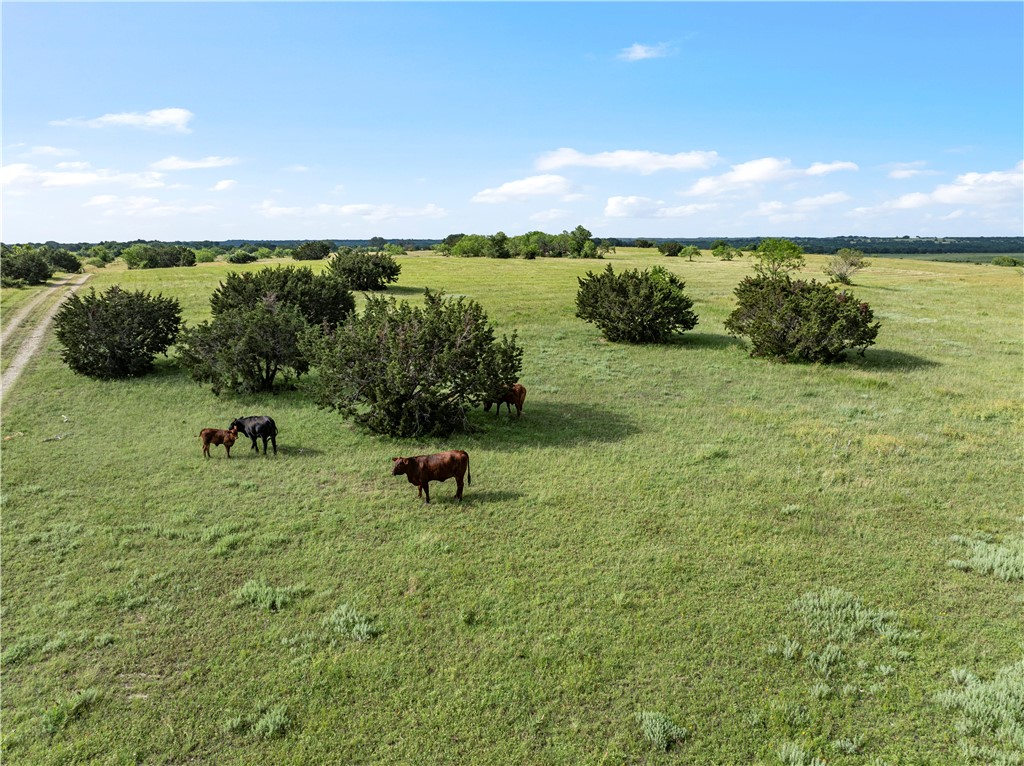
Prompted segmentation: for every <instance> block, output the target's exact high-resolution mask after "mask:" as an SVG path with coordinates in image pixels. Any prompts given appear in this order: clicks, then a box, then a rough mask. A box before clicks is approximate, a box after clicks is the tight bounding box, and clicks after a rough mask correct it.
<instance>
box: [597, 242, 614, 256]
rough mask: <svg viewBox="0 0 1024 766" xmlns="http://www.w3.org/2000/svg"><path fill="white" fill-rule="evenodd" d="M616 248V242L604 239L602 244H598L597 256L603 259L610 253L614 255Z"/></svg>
mask: <svg viewBox="0 0 1024 766" xmlns="http://www.w3.org/2000/svg"><path fill="white" fill-rule="evenodd" d="M615 247H616V245H615V240H611V239H602V240H601V241H600V242H598V243H597V255H598V257H601V258H603V257H604V256H606V255H608V254H609V253H614V252H615Z"/></svg>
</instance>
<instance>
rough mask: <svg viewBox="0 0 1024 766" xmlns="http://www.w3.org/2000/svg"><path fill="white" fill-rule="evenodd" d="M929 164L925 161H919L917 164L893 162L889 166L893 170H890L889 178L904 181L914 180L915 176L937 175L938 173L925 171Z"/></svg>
mask: <svg viewBox="0 0 1024 766" xmlns="http://www.w3.org/2000/svg"><path fill="white" fill-rule="evenodd" d="M927 164H928V163H927V162H924V161H923V160H917V161H915V162H893V163H891V164H890V165H888V167H889V168H891V169H890V170H889V178H893V179H896V180H897V181H902V180H905V179H907V178H914V177H915V176H920V175H935V173H936V171H934V170H925V169H924V168H925V165H927Z"/></svg>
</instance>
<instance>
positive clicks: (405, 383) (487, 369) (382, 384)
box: [302, 290, 523, 437]
mask: <svg viewBox="0 0 1024 766" xmlns="http://www.w3.org/2000/svg"><path fill="white" fill-rule="evenodd" d="M302 347H303V350H304V352H305V353H306V355H307V356H308V357H309V358H310V360H311V361H312V363H313V365H314V366H315V367H316V368H317V374H316V375H315V376H312V377H311V379H309V380H308V382H306V383H305V384H304V388H306V389H307V390H308V391H309V393H310V395H311V396H312V397H313V399H314V401H316V403H317V404H318V405H319V406H321V407H324V408H327V409H332V410H336V411H338V412H340V413H341V414H342V415H345V416H346V417H349V418H352V419H353V420H355V421H356V422H358V423H360V424H362V425H363V426H365V427H367V428H369V429H370V430H371V431H374V432H376V433H382V434H388V435H390V436H400V437H415V436H426V435H430V434H434V435H446V434H449V433H451V432H452V431H454V430H459V429H461V430H466V429H468V427H469V422H468V420H467V415H466V413H467V410H468V409H469V408H470V407H472V406H474V405H476V404H479V403H481V402H482V401H483V400H484V399H486V398H488V396H489V395H491V394H492V393H493V392H494V391H496V390H499V388H500V387H501V385H503V384H507V382H508V380H516V379H518V375H519V370H520V368H521V366H522V353H523V352H522V349H521V348H520V347H519V346H518V345H517V343H516V335H515V333H513V334H512V337H511V338H508V337H502V339H501V340H500V341H499V340H496V339H495V336H494V331H493V329H492V328H491V326H490V324H489V323H488V321H487V315H486V314H485V313H484V311H483V309H482V308H481V307H480V305H479V304H478V303H476V302H475V301H470V300H466V299H464V298H457V299H446V298H444V297H443V295H441V294H439V293H434V292H431V291H429V290H427V291H426V293H425V296H424V305H423V306H422V308H421V307H418V306H412V305H411V304H409V303H408V302H405V301H403V302H401V303H399V302H396V301H395V299H394V298H390V299H389V298H384V297H370V298H369V299H368V300H367V303H366V308H365V310H364V312H363V314H362V315H361V316H359V315H353V316H351V317H350V318H349V319H348V321H346V322H345V323H344V324H343V325H341V326H339V327H338V328H337V329H336V330H335V331H334V332H324V331H322V330H321V329H319V328H314V329H312V330H310V331H309V332H308V333H306V335H305V336H304V337H303V340H302Z"/></svg>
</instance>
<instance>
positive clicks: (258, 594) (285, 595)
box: [235, 578, 312, 612]
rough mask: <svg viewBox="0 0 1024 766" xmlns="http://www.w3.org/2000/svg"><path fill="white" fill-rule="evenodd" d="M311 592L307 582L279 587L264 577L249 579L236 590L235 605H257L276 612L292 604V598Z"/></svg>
mask: <svg viewBox="0 0 1024 766" xmlns="http://www.w3.org/2000/svg"><path fill="white" fill-rule="evenodd" d="M311 592H312V591H311V590H310V589H309V588H308V587H307V586H306V585H305V584H300V585H291V586H288V587H283V588H278V587H275V586H273V585H270V584H269V583H267V581H266V580H265V579H263V578H260V579H257V580H248V581H247V582H246V583H245V584H244V585H243V586H242V587H241V588H239V589H238V590H237V591H235V605H236V606H243V605H248V606H256V607H259V608H260V609H266V610H267V611H269V612H276V611H278V610H279V609H282V608H284V607H285V606H287V605H288V604H290V603H291V602H292V599H294V598H298V597H301V596H306V595H308V594H309V593H311Z"/></svg>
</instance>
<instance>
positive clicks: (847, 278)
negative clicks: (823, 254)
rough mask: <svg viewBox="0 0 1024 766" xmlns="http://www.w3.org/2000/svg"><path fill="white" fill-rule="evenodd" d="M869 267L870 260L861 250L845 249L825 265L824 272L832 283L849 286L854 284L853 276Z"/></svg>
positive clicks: (839, 251)
mask: <svg viewBox="0 0 1024 766" xmlns="http://www.w3.org/2000/svg"><path fill="white" fill-rule="evenodd" d="M867 267H868V260H867V258H865V257H864V253H862V252H861V251H860V250H854V249H852V248H849V247H843V248H840V249H839V250H837V251H836V253H835V255H833V256H832V257H831V258H829V261H828V263H827V264H825V268H824V272H825V274H827V275H828V276H829V277H830V279H831V281H832V282H839V283H840V284H844V285H849V284H852V283H853V275H854V274H856V273H857V272H858V271H860V270H861V269H866V268H867Z"/></svg>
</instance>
